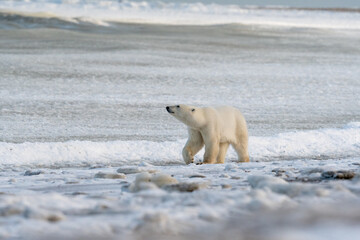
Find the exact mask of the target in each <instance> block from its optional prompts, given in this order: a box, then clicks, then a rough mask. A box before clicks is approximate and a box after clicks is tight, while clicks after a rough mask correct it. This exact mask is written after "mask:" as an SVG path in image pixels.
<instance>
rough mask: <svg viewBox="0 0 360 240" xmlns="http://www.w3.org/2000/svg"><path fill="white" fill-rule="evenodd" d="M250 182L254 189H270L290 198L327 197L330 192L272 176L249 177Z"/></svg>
mask: <svg viewBox="0 0 360 240" xmlns="http://www.w3.org/2000/svg"><path fill="white" fill-rule="evenodd" d="M248 182H249V184H250V186H251V187H252V188H253V189H268V190H271V191H272V192H275V193H278V194H285V195H288V196H289V197H296V196H303V195H310V196H327V195H328V194H329V190H327V189H323V188H319V187H316V186H313V185H305V184H302V183H288V182H286V181H285V180H284V179H281V178H278V177H270V176H249V177H248Z"/></svg>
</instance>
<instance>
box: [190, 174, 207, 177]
mask: <svg viewBox="0 0 360 240" xmlns="http://www.w3.org/2000/svg"><path fill="white" fill-rule="evenodd" d="M189 178H206V176H205V175H202V174H199V173H196V174H192V175H189Z"/></svg>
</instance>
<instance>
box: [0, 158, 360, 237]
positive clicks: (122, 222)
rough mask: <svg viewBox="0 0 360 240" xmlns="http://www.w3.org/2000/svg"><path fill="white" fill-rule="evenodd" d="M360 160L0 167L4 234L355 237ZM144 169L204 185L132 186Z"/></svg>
mask: <svg viewBox="0 0 360 240" xmlns="http://www.w3.org/2000/svg"><path fill="white" fill-rule="evenodd" d="M359 160H360V159H359V158H348V159H333V160H326V161H319V160H291V161H272V162H251V163H242V164H238V163H226V164H223V165H194V164H192V165H171V166H154V165H152V164H149V163H147V162H141V163H140V164H138V165H127V166H119V167H101V166H98V168H97V167H96V166H93V167H90V168H67V169H47V168H43V169H40V168H39V169H26V168H24V167H18V168H16V167H14V168H13V169H7V170H6V171H5V172H4V171H3V172H2V173H1V176H0V184H1V185H0V189H1V197H0V215H1V225H2V230H1V231H0V237H1V238H5V239H6V238H9V239H49V238H52V239H54V238H55V239H119V237H124V236H126V237H127V238H128V239H129V238H130V239H131V238H133V239H138V238H141V237H142V236H147V237H148V238H150V239H151V238H152V237H153V238H156V237H159V236H162V237H167V238H174V239H182V238H189V237H195V236H196V237H197V238H199V239H204V238H210V239H219V238H220V236H223V237H224V236H226V237H234V236H238V237H239V239H249V238H250V237H252V238H253V239H304V238H306V239H337V238H338V236H339V235H341V236H342V237H343V238H342V239H353V236H356V235H357V234H359V233H360V232H359V228H358V226H359V217H360V215H359V214H360V211H359V206H360V178H359V173H360V164H359V162H360V161H359ZM141 172H150V174H156V173H162V174H168V175H171V176H173V178H175V179H176V180H177V181H178V182H179V184H190V183H191V184H193V186H198V187H195V188H192V189H190V190H189V189H185V190H184V188H183V189H182V190H181V188H178V187H164V186H163V187H156V185H154V184H153V185H151V186H152V187H149V188H143V189H142V190H138V191H135V192H133V191H130V190H129V186H130V185H131V184H132V183H134V181H135V178H136V176H137V174H140V173H141ZM102 173H103V174H102ZM187 190H189V191H192V190H194V191H192V192H187Z"/></svg>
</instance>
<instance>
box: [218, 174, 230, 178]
mask: <svg viewBox="0 0 360 240" xmlns="http://www.w3.org/2000/svg"><path fill="white" fill-rule="evenodd" d="M219 177H221V178H230V175H229V174H226V173H223V174H221V175H220V176H219Z"/></svg>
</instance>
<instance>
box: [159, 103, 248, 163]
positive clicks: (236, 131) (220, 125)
mask: <svg viewBox="0 0 360 240" xmlns="http://www.w3.org/2000/svg"><path fill="white" fill-rule="evenodd" d="M166 110H167V111H168V113H170V114H171V115H172V116H174V117H175V118H176V119H178V120H179V121H181V122H182V123H184V124H185V125H186V126H187V127H188V132H189V139H188V141H187V142H186V145H185V147H184V149H183V152H182V155H183V158H184V161H185V163H186V164H189V163H192V162H194V156H195V154H196V153H198V152H199V151H200V149H201V148H202V147H203V146H204V145H205V154H204V160H203V163H224V161H225V155H226V152H227V150H228V148H229V144H231V145H232V146H233V148H234V149H235V151H236V152H237V154H238V159H239V162H249V153H248V130H247V126H246V121H245V118H244V117H243V115H242V114H241V112H240V111H239V110H238V109H236V108H233V107H229V106H223V107H205V108H198V107H193V106H188V105H175V106H167V107H166Z"/></svg>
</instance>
